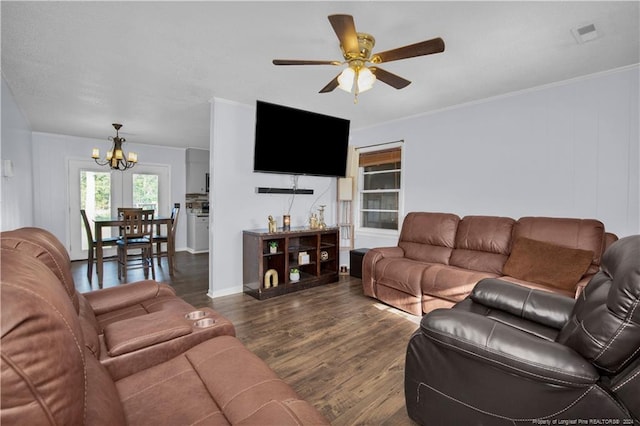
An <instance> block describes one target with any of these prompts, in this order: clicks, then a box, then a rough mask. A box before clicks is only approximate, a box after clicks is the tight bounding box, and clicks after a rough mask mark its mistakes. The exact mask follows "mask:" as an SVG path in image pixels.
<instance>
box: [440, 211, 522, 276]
mask: <svg viewBox="0 0 640 426" xmlns="http://www.w3.org/2000/svg"><path fill="white" fill-rule="evenodd" d="M515 222H516V221H515V219H512V218H510V217H498V216H465V217H463V218H462V220H461V221H460V223H459V224H458V231H457V232H456V239H455V248H454V249H453V253H451V259H450V260H449V264H450V265H453V266H459V267H461V268H464V269H471V270H474V271H483V272H490V273H493V274H498V275H502V267H503V266H504V263H505V262H506V261H507V258H508V256H509V248H510V242H511V232H512V229H513V224H514V223H515Z"/></svg>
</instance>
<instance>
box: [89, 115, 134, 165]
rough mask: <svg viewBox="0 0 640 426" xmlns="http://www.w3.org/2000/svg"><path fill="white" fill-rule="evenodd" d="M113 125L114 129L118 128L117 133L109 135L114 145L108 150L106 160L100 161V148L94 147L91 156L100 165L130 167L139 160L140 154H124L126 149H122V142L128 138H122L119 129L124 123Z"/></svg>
mask: <svg viewBox="0 0 640 426" xmlns="http://www.w3.org/2000/svg"><path fill="white" fill-rule="evenodd" d="M112 126H113V128H114V129H116V135H115V136H109V140H110V141H113V147H112V148H111V150H109V151H107V156H106V157H105V159H104V161H100V150H99V149H98V148H93V153H92V154H91V158H93V159H94V160H95V162H96V163H97V164H98V165H100V166H106V165H108V166H109V167H111V169H112V170H127V169H130V168H132V167H133V166H135V165H136V163H137V162H138V154H136V153H135V152H130V153H129V155H127V156H125V155H124V151H123V150H122V142H125V141H126V139H125V138H121V137H120V136H119V135H118V131H119V130H120V128H121V127H122V124H119V123H113V124H112Z"/></svg>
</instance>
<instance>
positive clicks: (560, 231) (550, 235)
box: [511, 216, 605, 274]
mask: <svg viewBox="0 0 640 426" xmlns="http://www.w3.org/2000/svg"><path fill="white" fill-rule="evenodd" d="M604 234H605V232H604V224H603V223H602V222H600V221H599V220H595V219H573V218H557V217H532V216H529V217H521V218H520V219H518V221H517V222H516V224H515V225H514V227H513V238H512V240H511V241H512V243H515V241H517V239H518V238H520V237H525V238H531V239H532V240H538V241H546V242H548V243H553V244H557V245H560V246H563V247H570V248H577V249H582V250H591V251H592V252H593V259H592V261H591V266H590V267H589V269H588V270H587V273H589V274H594V273H596V272H597V271H598V268H599V267H600V259H601V257H602V250H603V247H604V244H605V235H604Z"/></svg>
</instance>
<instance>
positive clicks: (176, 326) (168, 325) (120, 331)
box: [104, 312, 192, 356]
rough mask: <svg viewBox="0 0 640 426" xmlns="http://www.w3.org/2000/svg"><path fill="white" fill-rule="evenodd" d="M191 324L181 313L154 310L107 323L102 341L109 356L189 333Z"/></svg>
mask: <svg viewBox="0 0 640 426" xmlns="http://www.w3.org/2000/svg"><path fill="white" fill-rule="evenodd" d="M191 331H192V330H191V324H190V323H189V322H188V321H185V318H184V316H182V315H168V314H167V313H166V312H154V313H151V314H147V315H141V316H139V317H136V318H129V319H126V320H122V321H118V322H115V323H113V324H109V325H107V326H106V327H105V328H104V341H105V344H106V345H107V350H108V352H109V355H110V356H118V355H122V354H126V353H129V352H132V351H137V350H139V349H142V348H145V347H148V346H153V345H156V344H158V343H162V342H166V341H168V340H171V339H176V338H178V337H181V336H184V335H187V334H190V333H191Z"/></svg>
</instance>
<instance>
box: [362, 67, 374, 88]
mask: <svg viewBox="0 0 640 426" xmlns="http://www.w3.org/2000/svg"><path fill="white" fill-rule="evenodd" d="M375 82H376V75H375V74H374V73H372V72H371V70H370V69H369V68H367V67H362V68H360V69H359V70H358V92H360V93H362V92H366V91H367V90H369V89H371V88H372V87H373V83H375Z"/></svg>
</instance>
